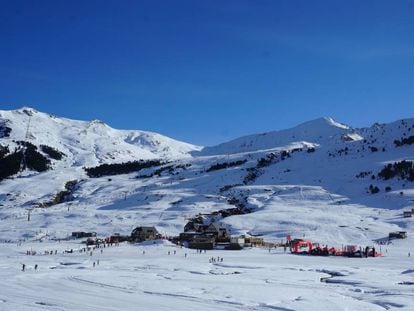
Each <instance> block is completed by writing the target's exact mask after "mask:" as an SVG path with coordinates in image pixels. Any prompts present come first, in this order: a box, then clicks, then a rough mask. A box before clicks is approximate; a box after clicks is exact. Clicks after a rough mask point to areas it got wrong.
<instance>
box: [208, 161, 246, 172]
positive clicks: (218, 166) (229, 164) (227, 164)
mask: <svg viewBox="0 0 414 311" xmlns="http://www.w3.org/2000/svg"><path fill="white" fill-rule="evenodd" d="M246 162H247V160H239V161H234V162H224V163H217V164H214V165H212V166H210V167H209V168H208V169H207V170H206V171H207V172H211V171H217V170H221V169H224V168H229V167H233V166H240V165H242V164H244V163H246Z"/></svg>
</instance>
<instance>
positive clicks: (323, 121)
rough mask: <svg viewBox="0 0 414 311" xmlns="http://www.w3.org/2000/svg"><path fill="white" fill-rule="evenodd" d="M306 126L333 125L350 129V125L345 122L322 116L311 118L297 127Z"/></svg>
mask: <svg viewBox="0 0 414 311" xmlns="http://www.w3.org/2000/svg"><path fill="white" fill-rule="evenodd" d="M304 126H306V127H315V128H320V127H326V126H333V127H337V128H340V129H345V130H349V129H350V127H349V126H347V125H345V124H343V123H339V122H337V121H335V120H334V119H333V118H331V117H320V118H317V119H314V120H310V121H307V122H304V123H301V124H299V125H298V126H297V127H304Z"/></svg>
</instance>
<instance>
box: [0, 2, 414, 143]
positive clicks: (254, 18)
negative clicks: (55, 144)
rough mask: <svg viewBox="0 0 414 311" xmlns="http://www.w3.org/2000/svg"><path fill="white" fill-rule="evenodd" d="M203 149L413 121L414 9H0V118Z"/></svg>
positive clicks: (156, 5)
mask: <svg viewBox="0 0 414 311" xmlns="http://www.w3.org/2000/svg"><path fill="white" fill-rule="evenodd" d="M22 106H30V107H33V108H36V109H38V110H40V111H44V112H48V113H52V114H55V115H59V116H64V117H68V118H73V119H80V120H91V119H100V120H103V121H104V122H106V123H108V124H109V125H110V126H112V127H115V128H120V129H141V130H149V131H155V132H159V133H161V134H164V135H167V136H170V137H173V138H176V139H179V140H184V141H187V142H191V143H194V144H200V145H213V144H217V143H220V142H224V141H227V140H230V139H232V138H236V137H239V136H242V135H246V134H253V133H260V132H265V131H271V130H278V129H284V128H288V127H292V126H294V125H297V124H299V123H301V122H304V121H308V120H311V119H315V118H318V117H320V116H330V117H333V118H334V119H336V120H337V121H340V122H343V123H347V124H349V125H351V126H355V127H362V126H370V125H371V124H372V123H374V122H377V121H378V122H390V121H394V120H397V119H400V118H408V117H414V1H408V0H406V1H405V0H401V1H392V0H389V1H380V0H372V1H368V0H367V1H360V0H355V1H352V0H346V1H345V0H343V1H335V0H332V1H331V0H329V1H328V0H326V1H309V0H304V1H295V0H286V1H282V0H278V1H276V0H268V1H266V0H251V1H245V0H237V1H228V0H203V1H202V0H191V1H182V0H163V1H161V0H134V1H128V0H117V1H115V0H114V1H105V0H95V1H92V0H59V1H56V0H51V1H47V0H42V1H34V0H33V1H20V0H0V109H3V110H4V109H6V110H8V109H16V108H20V107H22Z"/></svg>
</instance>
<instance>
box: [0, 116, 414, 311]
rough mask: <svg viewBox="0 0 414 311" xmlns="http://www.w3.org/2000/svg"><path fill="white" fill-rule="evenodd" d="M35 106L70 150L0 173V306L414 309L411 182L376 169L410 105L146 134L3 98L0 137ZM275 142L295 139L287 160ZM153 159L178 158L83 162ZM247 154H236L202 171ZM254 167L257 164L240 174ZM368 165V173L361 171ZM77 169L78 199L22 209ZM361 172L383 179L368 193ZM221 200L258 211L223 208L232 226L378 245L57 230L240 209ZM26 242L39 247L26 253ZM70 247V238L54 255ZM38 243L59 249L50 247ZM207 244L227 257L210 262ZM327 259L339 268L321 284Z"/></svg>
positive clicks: (126, 225)
mask: <svg viewBox="0 0 414 311" xmlns="http://www.w3.org/2000/svg"><path fill="white" fill-rule="evenodd" d="M29 115H31V117H30V126H29V134H30V135H29V136H30V137H29V141H30V142H31V143H33V144H35V145H40V144H46V145H49V146H52V147H54V148H57V149H58V150H60V151H62V152H64V153H65V154H66V157H64V159H63V160H61V161H56V160H53V161H52V162H53V170H49V171H47V172H44V173H37V172H32V171H26V172H24V173H22V174H19V175H18V176H14V178H9V179H5V180H3V181H0V243H1V245H0V284H1V285H3V286H2V290H1V291H0V310H98V309H99V310H129V309H132V310H135V309H137V308H139V309H140V310H141V309H142V310H149V309H156V310H167V309H171V308H172V307H173V308H175V309H177V310H189V309H191V310H193V309H194V308H197V309H200V310H211V309H217V310H266V309H271V310H309V309H311V308H317V309H318V310H388V309H399V310H413V309H414V299H413V298H414V294H413V293H414V292H413V286H414V285H409V284H412V283H413V282H414V280H413V276H414V273H413V271H414V267H413V265H414V261H413V260H414V258H413V257H412V256H410V257H409V256H408V253H411V254H414V243H413V242H414V241H413V236H414V225H413V222H414V220H413V218H403V217H402V213H403V211H405V210H409V209H411V208H414V185H413V183H412V182H409V181H407V180H401V179H397V178H395V179H391V180H387V181H385V180H380V179H378V178H375V179H372V178H371V176H372V175H376V174H377V173H378V172H379V171H380V170H381V169H382V168H383V167H384V165H385V164H387V163H393V162H395V161H401V160H411V161H413V160H414V147H413V145H404V146H401V147H396V146H395V144H394V140H396V139H401V138H403V137H408V136H410V135H413V133H414V119H406V120H400V121H396V122H394V123H390V124H383V125H380V124H375V125H373V126H372V127H370V128H364V129H353V128H351V127H348V126H344V125H342V124H340V123H338V122H336V121H333V120H332V119H329V118H321V119H318V120H315V121H310V122H308V123H305V124H303V125H299V126H298V127H296V128H293V129H290V130H285V131H278V132H272V133H269V134H266V135H252V136H249V137H248V138H240V139H239V140H235V141H233V142H229V143H226V144H222V145H219V146H216V147H211V148H205V149H202V148H201V147H197V146H192V145H189V144H185V143H181V142H178V141H175V140H172V139H169V138H166V137H164V136H160V135H158V134H155V133H148V132H142V131H118V130H115V129H111V128H110V127H108V126H107V125H105V124H103V123H101V122H98V121H92V122H84V121H73V120H68V119H63V118H58V117H55V116H50V115H48V114H44V113H41V112H38V111H35V110H33V109H32V108H24V109H21V110H17V111H0V119H2V122H3V123H5V124H6V125H7V126H8V127H10V128H12V132H11V136H10V137H4V138H0V144H1V145H3V146H4V145H8V146H10V149H13V146H15V142H13V140H24V139H25V137H26V132H27V124H28V119H29ZM2 122H0V124H2ZM243 143H245V145H244V146H243ZM372 147H375V148H376V149H377V151H372V150H373V149H372ZM283 151H288V152H290V153H289V156H288V157H284V158H283V159H282V157H281V156H280V155H281V153H282V152H283ZM269 154H274V155H276V156H275V157H274V158H273V160H272V161H271V163H270V164H268V165H267V166H263V167H258V166H257V163H258V160H259V159H261V158H265V157H266V156H268V155H269ZM154 158H157V159H160V158H161V159H169V160H170V161H171V162H170V163H169V164H166V165H165V166H172V167H171V169H170V170H168V169H167V170H165V171H163V172H162V173H160V175H155V176H153V177H145V175H149V174H151V173H152V172H154V171H155V170H156V169H158V168H157V167H155V168H149V169H146V170H142V171H140V172H136V173H130V174H124V175H115V176H107V177H101V178H89V177H87V175H86V174H85V171H84V170H83V168H82V167H83V166H94V165H98V164H100V163H119V162H125V161H130V160H136V159H154ZM240 160H243V161H245V162H243V163H242V164H240V165H238V166H230V167H228V168H226V169H220V170H213V171H208V168H210V167H211V166H212V165H215V164H217V163H231V162H235V161H240ZM252 170H253V171H254V172H255V173H256V175H257V176H256V178H255V179H253V180H251V181H248V182H244V181H245V178H246V176H247V175H248V174H249V172H252ZM361 172H365V173H367V174H365V175H364V174H363V175H360V177H357V175H358V174H360V173H361ZM137 177H139V178H137ZM71 180H77V181H78V184H77V187H76V191H75V192H74V193H73V197H74V198H73V200H72V201H70V202H64V203H61V204H58V205H54V206H51V207H49V208H35V209H33V210H31V219H30V222H28V221H27V218H28V212H29V209H31V208H32V207H33V206H34V204H36V203H41V202H45V201H49V200H50V199H51V198H53V196H54V195H56V193H57V192H59V191H61V190H63V189H64V185H65V183H66V182H68V181H71ZM370 184H373V185H376V186H378V187H379V189H380V192H379V193H377V194H371V193H370V192H369V185H370ZM387 186H389V187H391V191H389V192H386V191H385V190H384V189H385V187H387ZM401 192H402V193H403V194H402V195H401ZM230 198H237V199H239V200H240V201H241V202H243V203H244V204H245V205H246V206H247V207H248V208H250V209H251V210H252V211H253V212H252V213H250V214H245V215H238V216H231V217H227V218H224V219H222V220H221V222H222V223H223V224H224V225H226V226H228V228H229V229H230V230H231V232H232V234H234V235H236V234H245V233H251V234H255V235H256V234H257V235H262V236H263V237H264V238H265V240H266V241H269V242H280V241H281V240H284V239H285V237H286V235H287V234H290V235H291V236H292V237H298V238H306V239H311V240H313V241H317V242H320V243H321V244H328V245H330V246H336V247H341V246H342V245H346V244H356V245H359V246H366V245H374V246H375V247H376V248H377V250H381V252H382V254H383V257H380V258H368V259H360V258H358V259H350V258H338V257H328V258H326V257H309V256H295V255H291V254H288V253H286V254H285V253H284V252H283V250H282V249H276V250H274V249H273V250H271V252H270V253H269V251H268V250H266V249H256V248H253V249H244V250H242V251H220V250H214V251H208V252H207V254H201V255H200V254H197V253H196V252H195V251H193V250H188V249H178V248H176V247H175V246H174V245H172V244H169V243H168V242H163V243H158V244H154V245H152V244H150V245H131V244H121V246H118V247H110V248H105V249H104V250H103V253H102V254H100V251H99V250H96V251H94V252H93V255H92V256H90V255H89V254H86V253H79V252H78V251H77V250H78V249H79V248H82V247H84V246H83V245H82V244H80V242H79V241H77V240H62V239H66V238H67V237H68V236H70V234H71V232H72V231H96V232H97V233H98V236H100V237H105V236H108V235H110V234H113V233H115V232H119V233H121V234H130V232H131V231H132V230H133V229H134V228H135V227H136V226H139V225H155V226H156V227H157V229H158V230H159V231H160V232H161V233H162V234H163V235H177V234H178V233H180V232H182V230H183V227H184V225H185V223H186V221H187V220H188V218H190V217H193V216H195V215H197V214H199V213H203V214H208V213H212V212H214V211H218V210H222V209H226V208H234V205H231V204H230V203H229V199H230ZM397 230H398V231H400V230H401V231H407V233H408V238H407V239H404V240H393V241H392V243H391V244H389V245H379V244H377V242H378V241H385V239H386V237H387V236H388V233H389V232H391V231H397ZM59 239H60V240H61V241H60V242H59V241H58V240H59ZM30 249H32V250H36V251H37V254H36V255H35V256H27V255H26V251H27V250H30ZM69 249H74V250H75V252H74V253H72V254H62V251H64V250H69ZM46 250H58V254H56V255H44V251H46ZM173 250H176V252H177V254H176V255H173ZM144 251H145V254H143V252H144ZM168 251H170V253H171V255H170V256H168V255H167V252H168ZM185 253H187V257H185V256H184V254H185ZM211 256H214V257H217V256H219V257H223V258H224V260H223V262H222V263H221V262H216V263H210V262H209V258H210V257H211ZM98 259H99V260H100V264H99V266H96V267H95V268H94V267H93V266H92V263H93V261H95V262H96V260H98ZM22 263H25V264H26V265H27V271H25V272H22V271H20V269H21V264H22ZM34 264H38V265H39V269H38V271H34V270H33V266H34ZM329 273H332V274H338V273H339V274H340V275H341V276H336V277H333V278H332V279H329V280H328V281H327V282H320V279H321V278H324V277H327V276H329ZM399 283H401V284H399Z"/></svg>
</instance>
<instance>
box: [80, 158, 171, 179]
mask: <svg viewBox="0 0 414 311" xmlns="http://www.w3.org/2000/svg"><path fill="white" fill-rule="evenodd" d="M163 164H165V163H163V162H162V161H161V160H139V161H129V162H124V163H113V164H102V165H99V166H96V167H87V168H84V170H85V171H86V173H87V175H88V176H89V177H92V178H97V177H102V176H110V175H120V174H128V173H132V172H138V171H140V170H142V169H145V168H150V167H153V166H160V165H163Z"/></svg>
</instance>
